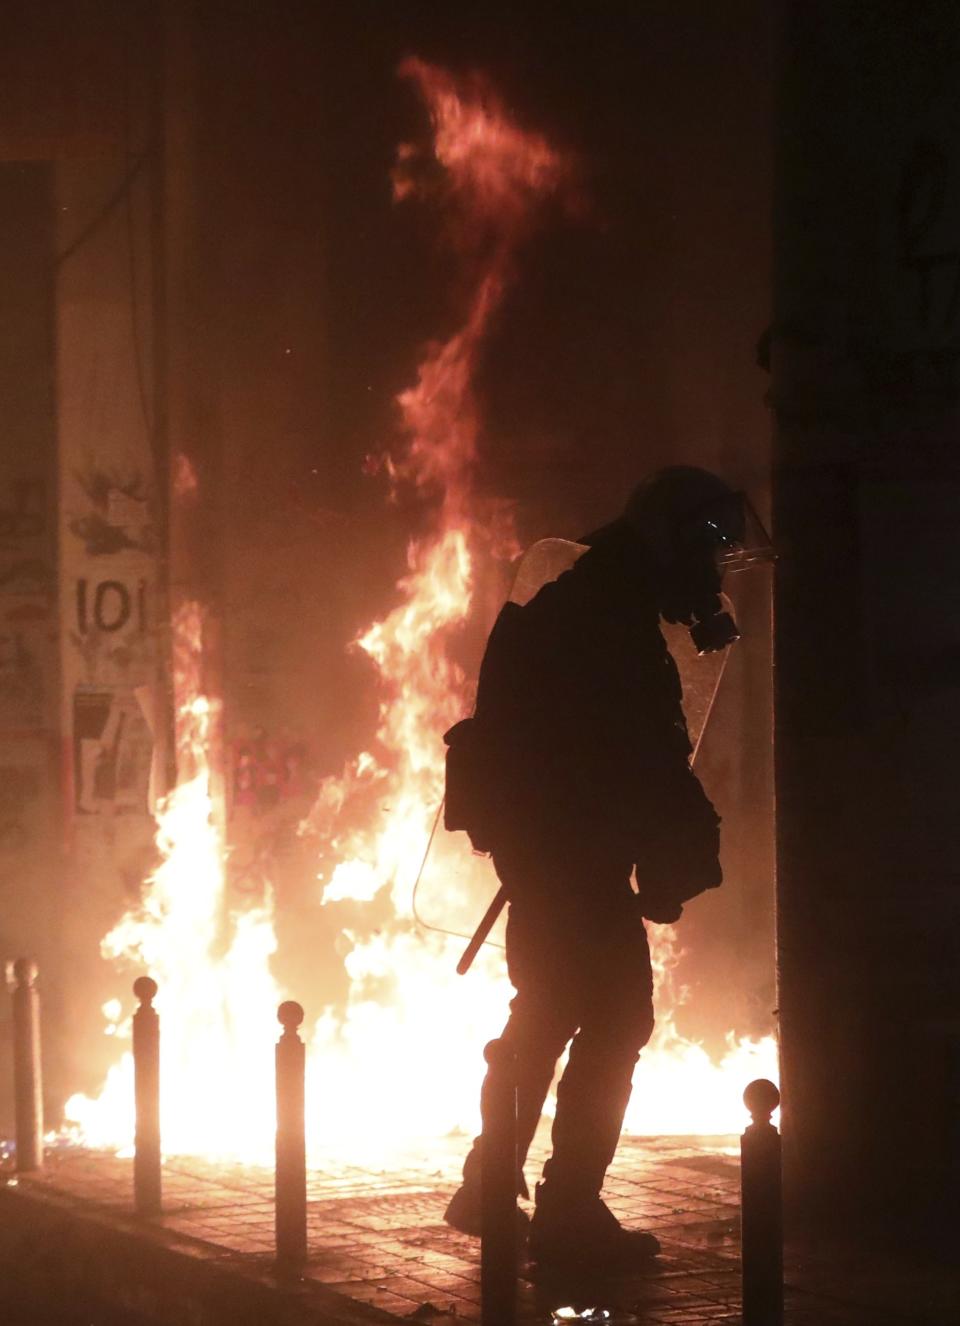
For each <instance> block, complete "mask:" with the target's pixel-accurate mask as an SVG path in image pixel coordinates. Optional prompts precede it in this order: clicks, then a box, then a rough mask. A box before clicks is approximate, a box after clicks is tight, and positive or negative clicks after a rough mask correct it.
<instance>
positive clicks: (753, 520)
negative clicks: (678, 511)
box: [683, 492, 776, 572]
mask: <svg viewBox="0 0 960 1326" xmlns="http://www.w3.org/2000/svg"><path fill="white" fill-rule="evenodd" d="M683 541H684V543H686V544H687V546H688V547H690V546H698V547H709V548H710V549H711V550H712V552H713V555H714V560H715V562H716V564H717V569H718V570H719V571H721V572H728V571H729V572H734V571H746V570H748V569H749V568H750V567H751V566H759V565H761V564H763V563H765V562H772V561H774V560H775V557H776V554H775V553H774V550H773V540H772V539H771V538H770V535H769V534H768V533H767V531H766V529H764V526H763V522H762V521H761V520H760V517H759V516H758V515H757V513H756V511H755V510H754V508H753V505H752V504H751V502H750V499H749V498H748V497H747V495H746V493H742V492H739V493H734V492H731V493H729V494H724V495H723V496H721V497H718V498H715V499H713V500H711V501H709V502H706V503H704V505H703V506H701V507H698V508H697V510H696V511H695V512H694V513H693V514H692V515H691V516H690V517H689V518H688V520H687V521H686V522H685V529H684V531H683Z"/></svg>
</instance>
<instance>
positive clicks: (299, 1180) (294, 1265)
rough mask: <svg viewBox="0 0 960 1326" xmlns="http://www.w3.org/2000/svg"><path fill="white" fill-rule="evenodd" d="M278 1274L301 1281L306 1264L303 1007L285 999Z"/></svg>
mask: <svg viewBox="0 0 960 1326" xmlns="http://www.w3.org/2000/svg"><path fill="white" fill-rule="evenodd" d="M277 1020H278V1021H279V1022H280V1024H281V1025H282V1027H283V1035H282V1036H281V1037H280V1039H279V1041H278V1042H277V1049H276V1066H277V1169H276V1186H275V1199H276V1242H277V1259H276V1265H277V1272H278V1274H279V1275H281V1276H283V1277H284V1278H286V1279H293V1280H299V1279H300V1278H301V1277H302V1275H303V1268H304V1266H305V1264H306V1260H307V1157H306V1137H305V1120H304V1064H305V1049H304V1044H303V1041H302V1040H301V1039H300V1037H299V1036H298V1035H297V1028H298V1027H299V1026H300V1024H301V1022H302V1021H303V1009H302V1008H301V1007H300V1005H299V1004H297V1003H294V1002H293V1000H287V1001H286V1002H285V1003H283V1004H281V1005H280V1007H279V1008H278V1009H277Z"/></svg>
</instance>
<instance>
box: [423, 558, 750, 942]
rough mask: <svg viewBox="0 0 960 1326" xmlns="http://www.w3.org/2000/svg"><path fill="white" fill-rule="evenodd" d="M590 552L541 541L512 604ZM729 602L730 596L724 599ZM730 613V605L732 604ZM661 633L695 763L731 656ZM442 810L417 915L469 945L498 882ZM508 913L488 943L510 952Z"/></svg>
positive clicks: (664, 626) (523, 567) (673, 629)
mask: <svg viewBox="0 0 960 1326" xmlns="http://www.w3.org/2000/svg"><path fill="white" fill-rule="evenodd" d="M585 552H587V545H586V544H584V543H572V542H571V541H570V540H569V539H541V540H540V541H539V542H538V543H535V544H533V545H532V547H531V548H529V549H528V550H527V552H526V553H525V554H524V556H523V559H522V560H521V562H520V565H519V567H518V568H517V573H516V576H515V578H514V582H513V588H512V589H511V591H510V595H509V597H510V601H511V602H513V603H519V604H520V605H521V606H523V605H524V604H526V603H529V602H530V600H531V599H532V598H533V597H534V596H535V595H536V594H537V592H538V591H539V590H540V589H542V588H543V586H544V585H546V584H549V582H550V581H551V580H556V579H558V578H559V577H560V576H561V575H563V573H564V572H565V571H569V570H570V568H571V567H572V566H573V565H574V564H575V562H576V561H577V559H578V558H580V557H582V556H583V554H584V553H585ZM721 597H723V596H721ZM725 607H727V608H728V609H729V607H730V605H729V603H726V602H725ZM660 627H661V630H662V631H663V634H664V638H665V640H666V642H667V646H668V648H669V650H670V653H671V654H672V655H673V658H674V661H675V662H676V665H677V669H678V671H679V673H680V681H681V684H682V686H683V711H684V716H685V718H686V721H687V731H688V733H689V735H690V743H691V745H692V746H693V759H696V757H697V754H698V753H699V751H700V749H701V746H702V744H703V738H704V735H705V733H706V731H707V726H708V723H709V719H710V714H711V712H712V710H713V706H714V703H715V701H716V697H717V692H718V690H719V687H720V681H721V678H722V676H723V670H724V667H725V666H726V660H727V655H728V653H729V650H726V649H724V650H722V651H720V652H718V653H712V654H705V655H703V656H700V655H698V653H697V651H696V648H695V647H694V644H693V641H692V640H691V639H690V632H689V631H688V630H687V628H686V627H685V626H673V625H671V624H670V623H668V622H664V621H661V623H660ZM442 815H443V807H442V806H440V807H438V809H437V814H436V817H435V819H434V824H433V832H432V834H431V836H430V842H429V844H428V846H427V851H426V854H425V856H424V859H423V865H422V866H421V869H420V874H419V876H418V878H417V883H416V886H415V888H414V895H413V908H414V914H415V916H416V918H417V920H418V921H419V922H420V924H421V925H423V926H425V927H426V928H427V929H429V930H438V931H440V932H441V933H444V934H450V935H454V936H456V937H458V938H462V939H469V938H470V937H471V936H472V935H473V934H474V931H475V928H476V926H477V923H478V921H479V920H480V918H481V916H482V915H483V913H484V909H485V908H487V907H489V905H490V903H491V900H492V899H494V898H495V896H496V895H497V892H498V889H499V881H498V879H497V874H496V871H495V870H494V868H493V863H492V861H491V860H490V858H489V857H487V856H483V855H481V854H479V853H477V852H474V851H472V850H471V847H470V841H469V839H468V838H467V835H466V834H465V833H462V832H456V833H449V832H447V830H446V829H444V827H443V823H442ZM504 924H505V922H504V916H503V915H502V914H501V915H500V917H499V919H498V920H497V921H496V923H495V925H494V926H493V928H492V929H491V930H490V931H489V934H488V935H487V937H486V939H485V941H484V942H486V943H493V944H497V945H499V946H500V947H502V946H503V930H504Z"/></svg>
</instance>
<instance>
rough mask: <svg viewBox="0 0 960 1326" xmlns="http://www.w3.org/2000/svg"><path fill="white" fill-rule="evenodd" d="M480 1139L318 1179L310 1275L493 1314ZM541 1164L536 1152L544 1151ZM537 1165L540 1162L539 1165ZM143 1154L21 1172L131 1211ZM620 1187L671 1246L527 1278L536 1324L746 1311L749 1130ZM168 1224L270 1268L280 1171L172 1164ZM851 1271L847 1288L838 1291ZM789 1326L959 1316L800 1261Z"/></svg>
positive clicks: (311, 1203)
mask: <svg viewBox="0 0 960 1326" xmlns="http://www.w3.org/2000/svg"><path fill="white" fill-rule="evenodd" d="M464 1146H465V1143H464V1141H463V1140H462V1139H461V1140H459V1141H456V1142H450V1143H448V1144H447V1145H446V1146H445V1147H444V1148H441V1149H439V1151H438V1153H437V1154H434V1155H432V1156H431V1159H430V1162H429V1164H425V1163H421V1164H411V1165H409V1166H407V1167H406V1168H404V1169H395V1170H390V1171H371V1170H367V1169H361V1168H356V1167H350V1166H345V1165H337V1166H333V1165H331V1166H329V1167H327V1168H325V1169H324V1170H323V1171H322V1172H317V1171H313V1172H311V1175H310V1177H309V1182H308V1224H309V1228H308V1236H309V1249H310V1253H309V1264H308V1267H307V1272H306V1274H307V1278H308V1280H310V1281H313V1282H315V1283H317V1284H320V1285H323V1286H324V1287H325V1289H326V1290H328V1291H333V1292H335V1293H336V1294H338V1295H342V1296H343V1297H344V1298H345V1299H349V1300H352V1301H353V1303H355V1304H367V1305H370V1306H372V1307H374V1308H376V1309H379V1310H380V1311H381V1312H384V1313H386V1314H389V1315H390V1316H392V1317H394V1318H401V1319H406V1320H412V1321H423V1322H430V1323H433V1324H434V1326H453V1324H454V1323H458V1322H472V1321H478V1320H479V1317H480V1303H479V1299H480V1294H479V1247H478V1244H477V1242H476V1240H474V1239H471V1238H468V1237H466V1236H464V1235H461V1234H458V1233H457V1232H456V1231H454V1230H451V1229H449V1228H448V1227H447V1226H446V1225H444V1223H443V1220H442V1214H443V1209H444V1206H445V1203H446V1201H447V1199H448V1198H449V1195H450V1194H451V1193H452V1191H453V1190H454V1187H455V1186H456V1176H457V1167H458V1162H459V1156H460V1153H462V1151H463V1150H464ZM537 1159H538V1157H537V1155H536V1153H535V1154H534V1161H536V1160H537ZM534 1169H535V1165H534V1163H531V1166H530V1173H533V1172H534ZM131 1170H132V1166H131V1162H130V1161H129V1160H122V1159H118V1158H116V1157H113V1156H106V1155H102V1154H97V1153H90V1152H84V1151H80V1150H75V1149H60V1150H57V1151H55V1152H54V1153H53V1155H52V1156H51V1158H50V1160H49V1163H48V1167H47V1169H46V1170H45V1171H44V1172H43V1173H42V1174H41V1175H38V1176H36V1177H31V1178H28V1179H22V1180H21V1181H20V1182H21V1183H22V1184H23V1185H24V1186H25V1188H29V1190H30V1191H33V1192H42V1191H44V1190H47V1191H50V1192H52V1193H59V1194H62V1195H66V1196H69V1197H71V1198H74V1199H76V1198H79V1199H82V1200H83V1202H84V1204H85V1205H87V1204H89V1205H90V1206H91V1207H95V1208H96V1209H98V1210H99V1211H100V1212H104V1213H107V1214H113V1215H114V1216H116V1217H118V1218H126V1217H129V1214H130V1209H131V1200H130V1194H131V1184H132V1175H131ZM605 1196H606V1197H607V1200H608V1202H609V1204H610V1206H611V1207H612V1208H613V1210H614V1211H615V1212H616V1214H617V1215H618V1216H619V1217H620V1218H621V1219H622V1220H623V1221H624V1222H625V1223H628V1224H634V1225H637V1226H641V1227H643V1228H647V1229H651V1230H653V1231H654V1232H655V1233H656V1234H657V1236H658V1237H659V1239H660V1240H661V1243H662V1245H663V1252H662V1254H661V1256H660V1257H658V1258H657V1259H656V1261H655V1262H654V1263H651V1265H650V1266H649V1267H648V1268H647V1269H646V1270H644V1272H643V1273H642V1274H637V1275H631V1276H625V1277H618V1278H616V1279H610V1278H607V1279H604V1280H598V1279H596V1278H595V1277H591V1276H590V1275H589V1274H580V1275H578V1276H575V1277H572V1278H571V1277H560V1276H553V1277H552V1278H547V1277H542V1276H538V1275H536V1274H534V1273H533V1272H532V1271H531V1270H530V1269H529V1268H527V1269H526V1270H525V1271H524V1273H523V1275H522V1278H521V1283H520V1302H521V1321H523V1322H535V1321H536V1322H546V1323H549V1322H550V1321H551V1318H552V1313H553V1312H554V1311H555V1310H557V1309H558V1308H560V1307H562V1306H569V1307H573V1308H576V1309H577V1310H583V1309H586V1308H587V1307H590V1306H599V1307H603V1308H606V1309H607V1310H608V1311H610V1312H611V1313H613V1314H614V1316H613V1321H621V1320H622V1321H623V1322H624V1323H627V1322H631V1321H632V1322H636V1323H642V1324H643V1326H668V1324H672V1326H694V1324H695V1323H710V1322H727V1323H737V1322H739V1321H740V1270H739V1223H738V1201H739V1168H738V1162H737V1159H736V1139H733V1138H727V1139H713V1140H712V1141H710V1142H706V1141H704V1142H696V1141H690V1140H689V1139H682V1138H679V1139H678V1138H674V1139H663V1138H661V1139H624V1140H623V1142H622V1143H621V1146H620V1149H619V1151H618V1154H617V1158H616V1160H615V1162H614V1164H613V1166H612V1168H611V1171H610V1174H609V1176H608V1183H607V1187H606V1189H605ZM164 1208H165V1213H164V1215H163V1216H162V1217H160V1218H159V1220H158V1221H157V1222H155V1223H156V1224H159V1225H160V1226H161V1227H162V1228H163V1230H165V1231H166V1233H167V1235H168V1236H169V1237H172V1238H174V1239H182V1240H183V1241H184V1242H185V1243H188V1244H190V1245H191V1246H192V1247H194V1248H196V1247H197V1246H198V1245H204V1255H209V1256H216V1257H217V1258H218V1259H219V1261H220V1263H221V1264H224V1265H234V1266H236V1268H237V1269H247V1270H251V1269H254V1270H258V1271H260V1272H266V1271H268V1270H269V1267H270V1264H271V1262H272V1249H273V1176H272V1173H271V1172H270V1171H268V1170H263V1169H255V1168H251V1167H241V1166H219V1165H213V1164H208V1163H205V1162H203V1161H191V1160H184V1159H171V1160H170V1161H168V1163H167V1164H166V1165H165V1167H164ZM838 1279H839V1287H838ZM787 1280H788V1292H787V1322H788V1324H789V1326H868V1324H869V1326H886V1323H890V1326H897V1324H898V1323H905V1322H911V1323H914V1322H916V1323H920V1322H923V1323H929V1324H930V1326H940V1323H941V1322H945V1321H947V1320H949V1317H942V1316H940V1315H937V1314H939V1312H940V1311H941V1308H940V1307H939V1306H938V1303H939V1302H940V1301H941V1300H939V1299H938V1300H937V1301H936V1302H934V1303H932V1304H931V1305H929V1313H927V1309H926V1308H925V1307H924V1308H923V1309H922V1310H921V1309H920V1308H918V1309H917V1310H916V1312H914V1311H912V1309H911V1306H910V1304H909V1303H908V1304H907V1305H906V1306H905V1307H903V1308H902V1309H901V1308H898V1307H897V1306H895V1304H896V1297H897V1296H896V1294H891V1293H890V1290H889V1286H888V1287H887V1288H886V1289H884V1291H883V1294H882V1296H881V1297H880V1298H879V1301H878V1297H877V1294H876V1293H873V1294H871V1292H870V1290H871V1286H872V1287H874V1288H876V1277H875V1276H874V1277H873V1278H871V1276H870V1275H866V1276H865V1277H863V1276H862V1277H861V1283H860V1286H859V1291H858V1293H857V1294H854V1295H851V1294H850V1293H849V1292H845V1289H846V1288H848V1287H847V1286H845V1280H846V1277H843V1276H841V1277H839V1278H838V1276H837V1274H836V1273H835V1272H834V1274H833V1275H832V1276H831V1275H830V1274H829V1273H828V1274H823V1273H822V1268H821V1273H820V1274H819V1279H818V1278H817V1273H816V1269H815V1268H814V1270H813V1272H812V1273H810V1274H806V1273H805V1272H804V1268H803V1266H802V1265H801V1264H800V1263H798V1262H791V1260H790V1258H789V1257H788V1275H787Z"/></svg>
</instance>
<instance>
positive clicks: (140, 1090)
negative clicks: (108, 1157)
mask: <svg viewBox="0 0 960 1326" xmlns="http://www.w3.org/2000/svg"><path fill="white" fill-rule="evenodd" d="M133 993H134V994H135V995H136V997H137V998H138V999H139V1001H140V1007H139V1008H138V1009H137V1011H136V1012H135V1013H134V1015H133V1092H134V1100H135V1102H136V1125H135V1132H134V1155H133V1205H134V1209H135V1211H136V1213H137V1215H142V1216H154V1215H159V1214H160V1206H161V1197H160V1192H161V1179H160V1018H159V1017H158V1015H157V1010H156V1009H155V1008H154V1007H153V1000H154V998H155V996H156V993H157V983H156V981H155V980H153V979H152V978H151V977H150V976H138V977H137V979H136V980H135V981H134V983H133Z"/></svg>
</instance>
